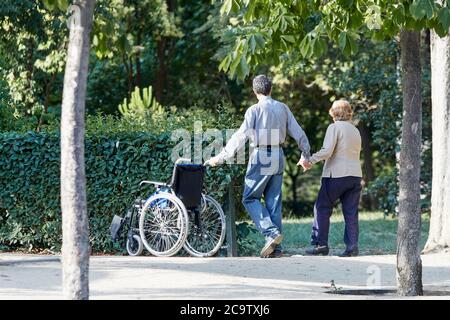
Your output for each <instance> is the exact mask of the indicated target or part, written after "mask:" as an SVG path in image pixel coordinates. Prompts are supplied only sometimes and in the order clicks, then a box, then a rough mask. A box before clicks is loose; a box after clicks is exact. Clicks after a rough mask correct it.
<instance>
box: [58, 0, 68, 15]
mask: <svg viewBox="0 0 450 320" xmlns="http://www.w3.org/2000/svg"><path fill="white" fill-rule="evenodd" d="M68 7H69V0H58V8H59V10H61V11H64V12H66V11H67V8H68Z"/></svg>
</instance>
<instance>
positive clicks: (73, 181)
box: [61, 0, 95, 300]
mask: <svg viewBox="0 0 450 320" xmlns="http://www.w3.org/2000/svg"><path fill="white" fill-rule="evenodd" d="M94 7H95V0H74V1H73V5H72V6H71V8H70V9H71V11H72V16H71V17H70V19H69V25H70V35H69V47H68V53H67V63H66V70H65V75H64V90H63V101H62V113H61V210H62V222H63V226H62V228H63V244H62V267H63V294H64V297H65V298H66V299H77V300H80V299H88V298H89V274H88V271H89V251H90V250H89V222H88V215H87V207H86V177H85V169H84V110H85V96H86V80H87V75H88V62H89V46H90V44H89V34H90V31H91V28H92V19H93V14H94Z"/></svg>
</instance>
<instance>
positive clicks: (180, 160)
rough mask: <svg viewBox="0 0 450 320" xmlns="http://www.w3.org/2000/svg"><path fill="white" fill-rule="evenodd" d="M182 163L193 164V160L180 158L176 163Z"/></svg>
mask: <svg viewBox="0 0 450 320" xmlns="http://www.w3.org/2000/svg"><path fill="white" fill-rule="evenodd" d="M182 162H191V159H188V158H178V159H177V161H175V164H180V163H182Z"/></svg>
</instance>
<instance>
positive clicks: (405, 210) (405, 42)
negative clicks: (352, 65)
mask: <svg viewBox="0 0 450 320" xmlns="http://www.w3.org/2000/svg"><path fill="white" fill-rule="evenodd" d="M400 46H401V67H402V86H403V123H402V140H401V147H400V173H399V185H400V195H399V213H398V231H397V292H398V294H399V295H401V296H416V295H422V294H423V292H422V261H421V259H420V248H419V239H420V224H421V217H420V153H421V139H422V94H421V69H420V34H419V33H418V32H415V31H405V30H402V31H401V34H400Z"/></svg>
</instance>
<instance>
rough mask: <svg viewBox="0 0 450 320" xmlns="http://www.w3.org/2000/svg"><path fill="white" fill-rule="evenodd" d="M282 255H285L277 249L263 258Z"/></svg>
mask: <svg viewBox="0 0 450 320" xmlns="http://www.w3.org/2000/svg"><path fill="white" fill-rule="evenodd" d="M282 256H283V252H282V251H277V250H275V251H274V252H272V253H271V254H269V255H268V256H265V257H263V258H281V257H282Z"/></svg>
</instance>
